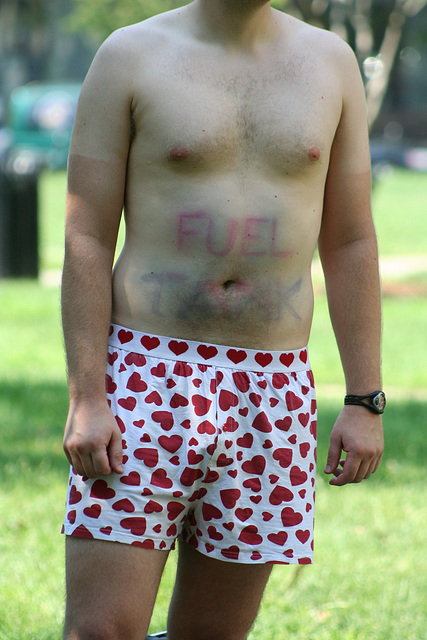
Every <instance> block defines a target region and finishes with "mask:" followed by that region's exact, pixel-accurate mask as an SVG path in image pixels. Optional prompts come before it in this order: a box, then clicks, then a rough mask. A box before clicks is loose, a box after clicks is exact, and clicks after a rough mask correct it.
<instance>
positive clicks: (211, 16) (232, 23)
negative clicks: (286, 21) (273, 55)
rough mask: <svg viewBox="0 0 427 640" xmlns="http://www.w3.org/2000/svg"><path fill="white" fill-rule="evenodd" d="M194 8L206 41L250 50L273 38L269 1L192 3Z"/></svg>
mask: <svg viewBox="0 0 427 640" xmlns="http://www.w3.org/2000/svg"><path fill="white" fill-rule="evenodd" d="M194 8H195V10H196V14H197V22H198V25H199V27H200V29H201V33H202V35H203V36H204V37H206V38H209V39H212V40H216V41H221V42H223V43H224V44H227V45H233V46H238V47H253V46H254V45H256V44H257V43H262V42H265V41H266V40H272V39H273V38H274V36H275V22H274V14H273V12H272V9H271V5H270V0H195V2H194Z"/></svg>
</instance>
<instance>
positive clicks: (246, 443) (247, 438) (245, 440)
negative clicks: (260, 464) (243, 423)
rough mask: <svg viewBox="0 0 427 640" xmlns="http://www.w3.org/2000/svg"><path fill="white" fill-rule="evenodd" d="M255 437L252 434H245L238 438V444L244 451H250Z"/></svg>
mask: <svg viewBox="0 0 427 640" xmlns="http://www.w3.org/2000/svg"><path fill="white" fill-rule="evenodd" d="M253 441H254V437H253V435H252V434H251V433H245V435H244V436H241V437H240V438H237V440H236V444H237V445H238V446H239V447H243V448H244V449H250V448H251V447H252V444H253Z"/></svg>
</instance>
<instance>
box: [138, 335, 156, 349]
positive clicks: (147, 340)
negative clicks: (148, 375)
mask: <svg viewBox="0 0 427 640" xmlns="http://www.w3.org/2000/svg"><path fill="white" fill-rule="evenodd" d="M141 344H142V346H143V347H145V348H146V349H147V351H152V350H153V349H156V348H157V347H158V346H159V344H160V340H159V339H158V338H156V337H155V336H142V338H141Z"/></svg>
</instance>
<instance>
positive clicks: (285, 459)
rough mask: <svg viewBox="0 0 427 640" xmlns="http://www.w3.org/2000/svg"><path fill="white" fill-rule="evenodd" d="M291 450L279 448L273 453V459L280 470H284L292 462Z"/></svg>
mask: <svg viewBox="0 0 427 640" xmlns="http://www.w3.org/2000/svg"><path fill="white" fill-rule="evenodd" d="M292 457H293V452H292V449H284V448H279V449H276V450H275V452H274V453H273V458H274V459H275V460H277V461H278V463H279V465H280V466H281V467H282V469H286V468H287V467H289V465H290V464H291V462H292Z"/></svg>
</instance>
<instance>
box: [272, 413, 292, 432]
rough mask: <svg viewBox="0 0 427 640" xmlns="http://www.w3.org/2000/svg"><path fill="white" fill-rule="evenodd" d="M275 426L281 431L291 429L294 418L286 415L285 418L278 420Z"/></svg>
mask: <svg viewBox="0 0 427 640" xmlns="http://www.w3.org/2000/svg"><path fill="white" fill-rule="evenodd" d="M274 426H275V427H277V428H278V429H280V431H289V429H290V428H291V426H292V418H291V417H290V416H286V417H285V418H283V420H276V422H275V423H274Z"/></svg>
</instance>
